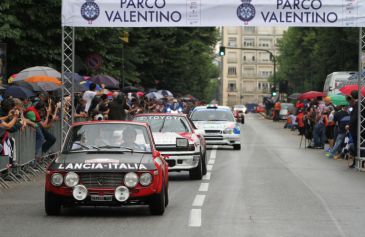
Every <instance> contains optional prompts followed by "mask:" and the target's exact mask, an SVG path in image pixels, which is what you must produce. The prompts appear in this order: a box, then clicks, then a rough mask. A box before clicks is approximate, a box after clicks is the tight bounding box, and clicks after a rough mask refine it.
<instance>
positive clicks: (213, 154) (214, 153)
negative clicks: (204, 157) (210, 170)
mask: <svg viewBox="0 0 365 237" xmlns="http://www.w3.org/2000/svg"><path fill="white" fill-rule="evenodd" d="M216 157H217V148H214V147H213V150H212V151H211V152H210V159H215V158H216Z"/></svg>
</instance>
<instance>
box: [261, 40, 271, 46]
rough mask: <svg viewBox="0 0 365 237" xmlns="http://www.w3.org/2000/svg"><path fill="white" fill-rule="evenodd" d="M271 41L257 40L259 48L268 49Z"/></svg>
mask: <svg viewBox="0 0 365 237" xmlns="http://www.w3.org/2000/svg"><path fill="white" fill-rule="evenodd" d="M271 44H272V39H259V47H263V48H270V47H271Z"/></svg>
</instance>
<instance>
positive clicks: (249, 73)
mask: <svg viewBox="0 0 365 237" xmlns="http://www.w3.org/2000/svg"><path fill="white" fill-rule="evenodd" d="M242 70H243V73H242V74H243V76H244V77H255V68H254V67H243V69H242Z"/></svg>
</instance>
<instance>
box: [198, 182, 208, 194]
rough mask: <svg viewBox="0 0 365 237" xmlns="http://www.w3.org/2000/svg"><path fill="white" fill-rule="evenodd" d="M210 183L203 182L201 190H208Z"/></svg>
mask: <svg viewBox="0 0 365 237" xmlns="http://www.w3.org/2000/svg"><path fill="white" fill-rule="evenodd" d="M208 189H209V183H201V184H200V187H199V192H208Z"/></svg>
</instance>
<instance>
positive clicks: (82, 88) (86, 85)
mask: <svg viewBox="0 0 365 237" xmlns="http://www.w3.org/2000/svg"><path fill="white" fill-rule="evenodd" d="M92 83H94V82H92V81H82V82H80V83H79V86H80V90H79V92H83V91H87V90H89V87H90V85H91V84H92ZM96 90H97V91H100V90H101V87H100V86H99V85H98V84H96ZM75 91H78V90H75Z"/></svg>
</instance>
